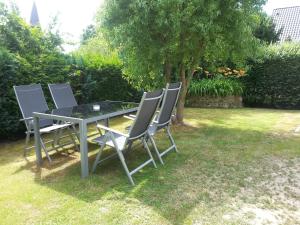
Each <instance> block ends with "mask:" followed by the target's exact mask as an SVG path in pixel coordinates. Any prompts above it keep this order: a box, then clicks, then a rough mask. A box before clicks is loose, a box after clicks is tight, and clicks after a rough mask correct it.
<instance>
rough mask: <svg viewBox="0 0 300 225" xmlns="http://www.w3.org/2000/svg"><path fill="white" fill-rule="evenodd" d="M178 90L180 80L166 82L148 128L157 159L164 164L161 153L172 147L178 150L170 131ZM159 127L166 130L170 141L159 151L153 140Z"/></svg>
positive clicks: (179, 88) (163, 153) (165, 152)
mask: <svg viewBox="0 0 300 225" xmlns="http://www.w3.org/2000/svg"><path fill="white" fill-rule="evenodd" d="M180 90H181V82H179V83H173V84H167V86H166V89H165V91H164V97H163V100H162V104H161V108H160V110H159V112H158V115H157V116H156V118H155V119H154V120H153V122H152V124H151V125H150V127H149V130H148V133H149V139H150V141H151V143H152V145H153V147H154V149H155V152H156V154H157V156H158V158H159V161H160V162H161V163H162V164H164V162H163V160H162V156H163V155H165V154H167V153H168V152H169V151H171V150H172V149H175V151H176V152H178V149H177V147H176V144H175V142H174V139H173V137H172V135H171V132H170V124H171V120H172V116H173V112H174V109H175V107H176V104H177V101H178V97H179V94H180ZM161 129H164V130H165V131H166V133H167V136H168V138H169V140H170V142H171V146H170V147H169V148H167V149H166V150H164V151H163V152H159V150H158V148H157V145H156V143H155V141H154V135H155V134H156V132H157V131H159V130H161Z"/></svg>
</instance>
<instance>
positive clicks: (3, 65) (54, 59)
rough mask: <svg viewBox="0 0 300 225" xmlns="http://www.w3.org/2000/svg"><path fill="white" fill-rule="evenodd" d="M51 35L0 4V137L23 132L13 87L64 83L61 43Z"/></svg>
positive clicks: (65, 69) (51, 32) (53, 34)
mask: <svg viewBox="0 0 300 225" xmlns="http://www.w3.org/2000/svg"><path fill="white" fill-rule="evenodd" d="M53 31H54V30H46V31H42V30H41V28H40V27H31V26H29V25H28V24H26V22H25V21H24V20H23V19H22V18H21V17H20V16H19V15H18V10H16V8H15V6H14V8H13V9H10V8H8V7H6V6H5V5H4V4H3V3H0V127H1V129H0V137H8V136H9V135H12V134H16V133H18V132H19V131H21V130H23V124H22V123H20V122H19V119H20V113H19V112H20V111H19V108H18V105H17V102H16V99H15V95H14V92H13V86H14V85H23V84H30V83H41V84H42V85H43V86H44V87H47V83H55V82H63V81H65V80H66V79H67V77H68V74H69V69H70V66H69V65H68V62H67V60H66V57H65V55H64V54H63V53H62V52H61V48H60V44H61V43H62V39H61V38H60V36H59V34H58V33H57V32H53ZM46 96H47V97H48V98H49V95H48V93H47V92H46Z"/></svg>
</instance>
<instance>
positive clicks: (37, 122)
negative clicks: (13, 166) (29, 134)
mask: <svg viewBox="0 0 300 225" xmlns="http://www.w3.org/2000/svg"><path fill="white" fill-rule="evenodd" d="M33 129H34V142H35V155H36V163H37V165H38V166H41V165H42V152H41V136H40V119H39V118H38V117H36V116H35V117H34V118H33Z"/></svg>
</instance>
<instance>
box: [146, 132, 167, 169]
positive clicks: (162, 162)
mask: <svg viewBox="0 0 300 225" xmlns="http://www.w3.org/2000/svg"><path fill="white" fill-rule="evenodd" d="M149 139H150V142H151V144H152V146H153V147H154V150H155V152H156V154H157V157H158V159H159V161H160V163H161V164H162V165H164V161H163V160H162V158H161V155H160V153H159V151H158V148H157V146H156V144H155V141H154V138H153V137H152V136H151V135H149Z"/></svg>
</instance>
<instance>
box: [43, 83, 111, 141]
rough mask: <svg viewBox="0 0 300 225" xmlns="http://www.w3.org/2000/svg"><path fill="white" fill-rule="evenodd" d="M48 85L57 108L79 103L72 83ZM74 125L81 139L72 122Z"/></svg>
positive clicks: (106, 121)
mask: <svg viewBox="0 0 300 225" xmlns="http://www.w3.org/2000/svg"><path fill="white" fill-rule="evenodd" d="M48 87H49V90H50V93H51V96H52V99H53V101H54V104H55V107H56V108H57V109H59V108H67V107H74V106H77V105H78V104H77V101H76V99H75V96H74V94H73V91H72V88H71V86H70V84H68V83H64V84H48ZM96 125H98V122H96ZM105 125H106V126H108V119H107V120H105ZM72 127H73V130H74V132H75V133H76V136H77V138H78V140H79V135H78V132H77V130H76V128H75V125H74V124H72ZM97 129H98V128H97ZM98 131H99V132H100V130H99V129H98Z"/></svg>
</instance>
